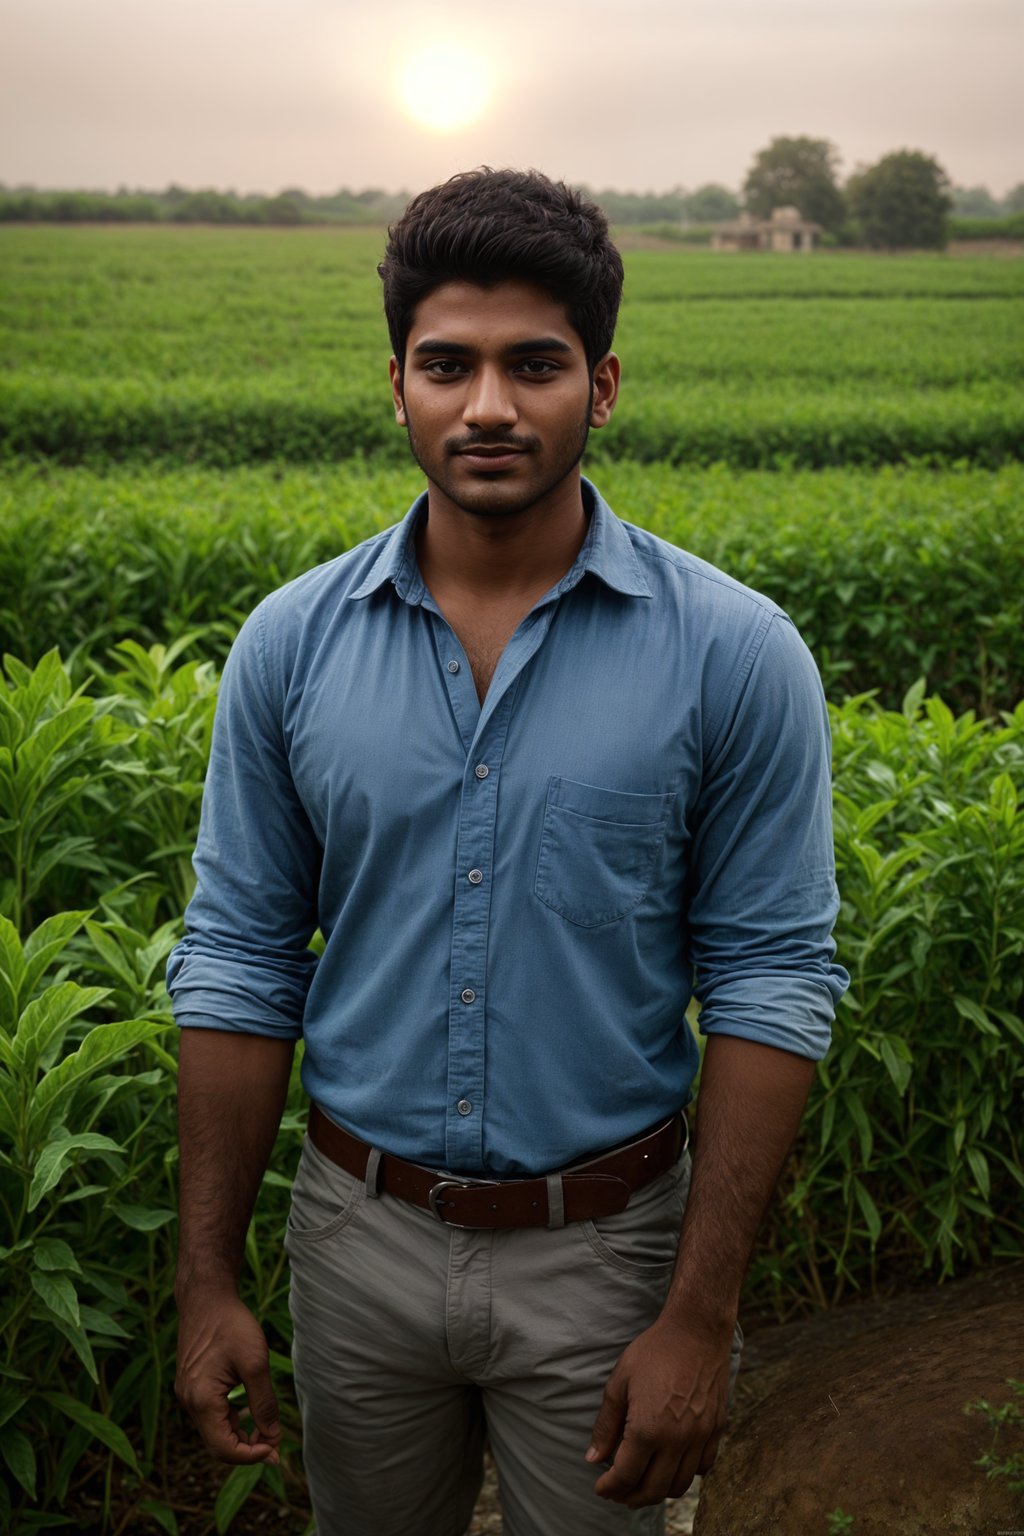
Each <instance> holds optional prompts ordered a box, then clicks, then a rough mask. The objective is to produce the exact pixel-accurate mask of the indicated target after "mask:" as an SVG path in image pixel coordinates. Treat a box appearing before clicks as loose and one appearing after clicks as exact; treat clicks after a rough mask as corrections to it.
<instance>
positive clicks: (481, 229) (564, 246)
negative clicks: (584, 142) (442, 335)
mask: <svg viewBox="0 0 1024 1536" xmlns="http://www.w3.org/2000/svg"><path fill="white" fill-rule="evenodd" d="M377 271H378V272H379V274H380V277H381V281H382V282H383V284H384V314H385V316H386V317H387V322H388V332H389V334H390V336H391V345H392V348H393V349H394V354H395V357H396V358H397V359H398V363H399V367H404V363H405V346H406V342H407V340H408V337H409V331H410V330H411V328H412V323H413V315H414V313H415V310H416V305H417V304H418V303H419V302H420V300H421V299H424V298H426V296H427V295H428V294H429V293H432V292H433V290H434V289H435V288H439V287H440V286H441V285H442V283H449V282H467V283H478V284H480V285H481V286H482V287H490V286H491V285H492V284H494V283H500V282H507V281H509V280H519V281H525V282H531V283H536V285H537V287H538V288H542V289H543V290H544V291H545V292H546V293H548V294H550V296H551V297H552V298H553V299H556V300H557V301H558V302H559V303H561V304H564V305H565V308H566V312H567V314H568V316H569V321H570V324H571V325H572V327H573V329H574V330H575V331H576V332H577V334H578V335H579V337H580V339H581V340H582V342H583V348H584V352H585V353H586V358H587V363H588V364H589V366H590V369H591V371H593V369H594V366H595V365H596V364H597V362H598V361H599V360H600V359H601V358H602V357H603V356H604V354H605V353H606V352H607V351H608V349H609V347H610V346H611V344H612V337H613V336H614V334H615V320H616V317H617V315H618V312H619V301H620V299H621V297H622V257H621V256H620V255H619V253H618V251H617V250H616V249H615V246H614V245H613V244H612V242H611V239H610V237H609V234H608V220H607V219H606V218H605V216H604V214H603V213H602V212H601V209H600V208H599V207H598V206H597V204H596V203H592V202H590V201H589V200H588V199H587V198H585V197H584V196H582V194H581V193H579V192H575V191H573V190H572V188H571V187H567V186H566V185H565V183H564V182H561V181H552V180H551V179H550V177H548V176H544V175H543V174H542V173H541V172H540V171H509V170H504V171H495V170H491V168H490V167H489V166H486V165H484V166H481V167H480V168H479V169H478V170H475V171H462V172H460V173H459V175H457V176H452V177H451V179H450V180H449V181H445V182H442V183H441V185H440V186H437V187H431V188H430V190H429V191H427V192H420V193H419V194H418V195H417V196H416V197H414V198H413V200H412V202H411V203H410V204H409V206H408V207H407V208H406V210H405V212H404V213H403V214H402V216H401V218H400V219H398V220H397V222H396V223H394V224H392V225H391V227H390V229H389V230H388V243H387V248H386V250H385V252H384V260H383V261H382V262H381V263H380V265H379V267H378V268H377Z"/></svg>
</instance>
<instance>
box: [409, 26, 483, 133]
mask: <svg viewBox="0 0 1024 1536" xmlns="http://www.w3.org/2000/svg"><path fill="white" fill-rule="evenodd" d="M493 88H494V79H493V76H492V74H491V70H490V67H489V65H488V64H487V61H486V60H485V59H483V58H481V57H480V55H479V54H477V53H474V52H473V50H472V49H471V48H463V47H462V46H461V45H459V44H458V43H438V44H432V45H431V46H430V47H427V48H421V49H420V50H419V52H418V53H414V54H412V56H411V57H410V58H409V59H408V60H407V61H406V63H405V65H404V66H403V68H402V71H401V73H400V75H399V78H398V95H399V98H400V100H401V103H402V106H403V107H404V109H405V111H406V112H407V113H408V114H409V116H410V117H411V118H412V119H413V121H414V122H417V123H420V124H421V125H422V126H423V127H424V128H430V129H432V130H433V132H434V133H454V132H456V130H457V129H459V128H468V126H469V124H470V123H475V122H476V120H477V118H478V117H480V116H481V114H482V113H483V112H484V111H485V109H486V107H487V104H488V102H489V101H490V99H491V92H492V90H493Z"/></svg>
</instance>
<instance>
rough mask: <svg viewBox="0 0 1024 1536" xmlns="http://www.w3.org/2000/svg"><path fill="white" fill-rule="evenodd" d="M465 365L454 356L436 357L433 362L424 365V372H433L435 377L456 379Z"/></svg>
mask: <svg viewBox="0 0 1024 1536" xmlns="http://www.w3.org/2000/svg"><path fill="white" fill-rule="evenodd" d="M463 367H464V365H463V364H462V363H460V362H458V361H457V360H456V359H455V358H454V357H435V358H434V359H433V360H432V361H431V362H429V363H425V364H424V366H423V371H424V373H432V374H433V375H434V377H435V378H439V379H454V378H456V377H457V376H458V375H459V374H460V373H462V371H463Z"/></svg>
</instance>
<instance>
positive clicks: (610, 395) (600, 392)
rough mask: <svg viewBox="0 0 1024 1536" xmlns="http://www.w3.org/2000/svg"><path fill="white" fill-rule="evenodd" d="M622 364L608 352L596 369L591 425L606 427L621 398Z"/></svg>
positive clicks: (612, 353)
mask: <svg viewBox="0 0 1024 1536" xmlns="http://www.w3.org/2000/svg"><path fill="white" fill-rule="evenodd" d="M621 377H622V364H621V363H620V362H619V359H618V358H617V357H616V355H615V353H614V352H606V353H605V355H604V357H602V359H601V361H600V362H599V363H598V364H597V366H596V368H595V369H594V394H593V401H592V404H591V408H590V425H591V426H592V427H605V426H607V425H608V422H609V420H610V418H611V414H612V411H614V409H615V402H616V400H617V399H618V398H619V380H620V378H621Z"/></svg>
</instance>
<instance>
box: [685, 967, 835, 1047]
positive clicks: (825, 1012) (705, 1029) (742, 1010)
mask: <svg viewBox="0 0 1024 1536" xmlns="http://www.w3.org/2000/svg"><path fill="white" fill-rule="evenodd" d="M845 981H846V978H845V973H844V972H843V971H842V969H841V967H839V966H832V967H831V972H830V974H829V975H828V976H827V977H823V978H822V980H821V981H812V980H809V979H808V978H807V977H803V976H779V975H775V976H771V975H768V976H748V977H740V978H738V979H736V980H735V981H726V982H721V983H719V984H718V985H717V986H716V987H714V989H713V991H712V992H711V994H710V996H708V997H706V998H705V1000H704V1002H703V1004H702V1006H701V1010H700V1016H699V1019H698V1024H699V1027H700V1032H701V1034H702V1035H714V1034H718V1035H739V1036H740V1037H741V1038H742V1039H745V1040H754V1041H756V1042H757V1043H758V1044H759V1045H773V1046H775V1047H776V1048H777V1049H778V1050H782V1051H791V1052H792V1053H793V1054H794V1055H796V1056H806V1057H808V1058H809V1059H810V1060H811V1061H820V1060H821V1059H822V1057H823V1056H824V1055H825V1053H826V1051H827V1050H828V1048H829V1045H830V1044H831V1040H832V1020H833V1019H834V1018H835V1003H836V1001H837V1000H838V998H839V997H840V996H841V995H842V992H843V990H844V987H845Z"/></svg>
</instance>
